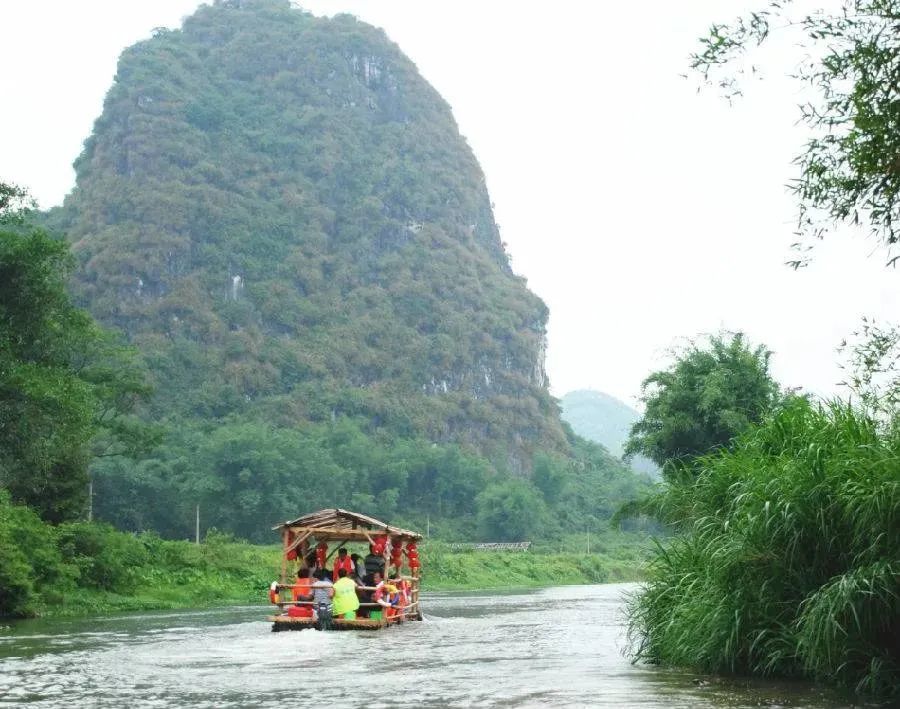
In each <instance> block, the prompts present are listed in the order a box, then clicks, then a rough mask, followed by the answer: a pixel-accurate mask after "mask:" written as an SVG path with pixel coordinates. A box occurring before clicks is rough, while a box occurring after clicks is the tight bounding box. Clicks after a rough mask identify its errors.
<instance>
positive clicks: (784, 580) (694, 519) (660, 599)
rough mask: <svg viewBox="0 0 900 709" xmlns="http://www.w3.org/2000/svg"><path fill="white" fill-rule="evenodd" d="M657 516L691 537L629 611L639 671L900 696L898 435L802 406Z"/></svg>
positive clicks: (866, 421)
mask: <svg viewBox="0 0 900 709" xmlns="http://www.w3.org/2000/svg"><path fill="white" fill-rule="evenodd" d="M694 474H697V477H696V479H695V478H694ZM658 503H659V507H660V509H661V511H662V514H663V515H665V516H666V518H667V519H668V520H669V521H670V522H672V523H673V524H675V525H676V527H678V528H679V529H681V531H682V532H683V534H682V535H681V536H679V537H676V538H674V539H672V540H670V541H667V542H665V543H664V544H662V545H660V546H659V548H658V549H657V551H656V553H655V555H654V558H653V560H652V562H651V565H650V567H651V568H650V580H649V583H648V584H647V585H646V587H645V589H644V590H643V591H642V592H641V593H640V594H639V595H637V596H636V597H635V598H633V599H632V601H631V604H630V616H631V637H632V641H633V642H634V645H633V652H634V654H635V655H636V656H637V657H638V658H643V659H646V660H649V661H653V662H664V663H667V664H675V665H687V666H693V667H697V668H700V669H702V670H706V671H728V672H742V673H753V674H763V675H784V676H805V677H812V678H816V679H825V680H829V681H834V682H836V683H839V684H842V685H845V686H849V687H853V688H854V689H856V690H857V691H860V692H869V693H873V694H878V695H887V696H891V697H897V696H900V643H898V638H900V435H898V431H897V430H896V428H887V427H880V426H879V425H878V423H877V422H876V421H874V420H873V419H872V418H870V417H868V416H867V415H865V414H863V413H860V412H858V411H855V410H853V409H852V408H850V407H849V406H846V405H842V404H835V405H832V406H830V407H816V406H813V405H811V404H809V403H808V402H807V401H805V400H794V401H792V402H788V403H787V404H786V405H785V407H784V408H783V409H782V410H781V411H780V412H778V413H777V414H775V415H773V416H772V417H771V418H770V419H769V420H767V421H766V422H765V423H764V424H762V425H760V426H759V427H757V428H755V429H753V430H751V431H749V432H748V433H747V434H745V435H744V436H742V437H741V438H740V439H739V440H738V442H737V443H736V444H735V447H734V448H733V449H732V450H731V451H726V452H720V453H717V454H712V455H709V456H705V457H703V458H700V459H698V460H697V461H696V462H695V464H694V467H693V468H692V470H691V471H685V472H684V474H683V475H681V476H678V475H675V476H673V477H672V480H671V482H670V484H669V486H668V488H666V490H665V491H664V492H663V493H662V494H661V498H660V499H659V500H658Z"/></svg>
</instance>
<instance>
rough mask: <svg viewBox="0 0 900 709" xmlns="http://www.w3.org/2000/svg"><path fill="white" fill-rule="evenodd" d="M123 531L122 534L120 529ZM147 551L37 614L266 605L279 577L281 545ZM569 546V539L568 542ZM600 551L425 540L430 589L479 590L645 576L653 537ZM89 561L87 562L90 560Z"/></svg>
mask: <svg viewBox="0 0 900 709" xmlns="http://www.w3.org/2000/svg"><path fill="white" fill-rule="evenodd" d="M115 534H119V533H115ZM130 539H131V540H133V541H134V543H135V544H140V545H141V546H143V547H144V548H145V549H146V552H147V553H146V554H143V555H142V554H134V553H132V554H130V555H128V556H129V557H130V562H129V568H128V573H127V576H123V577H122V579H121V581H122V589H121V590H119V589H117V588H116V587H115V586H109V587H101V586H94V587H86V586H82V585H72V586H70V587H69V588H68V590H66V591H65V592H62V593H55V592H53V591H49V592H44V593H41V594H40V595H39V598H38V600H37V602H36V603H35V604H34V608H33V610H34V612H35V613H36V614H37V615H39V616H42V617H51V618H52V617H77V616H85V615H96V614H107V613H118V612H126V611H142V610H169V609H180V608H206V607H215V606H222V605H230V604H255V603H264V602H265V597H266V589H267V588H268V586H269V584H270V583H271V582H272V581H273V580H274V579H275V578H276V577H277V576H278V574H279V572H280V568H281V557H280V554H281V550H280V548H279V547H278V546H274V545H272V546H257V545H252V544H246V543H241V542H236V541H234V540H232V539H231V538H229V537H227V536H224V535H215V534H212V535H210V536H209V537H208V538H207V539H206V541H204V542H203V543H202V544H200V545H197V544H192V543H190V542H186V541H166V540H162V539H160V538H159V537H156V536H153V535H138V536H131V537H130ZM563 546H565V545H563ZM594 548H595V549H597V550H598V551H597V552H596V553H591V554H587V553H576V552H574V551H566V550H565V549H564V548H563V549H562V550H560V551H557V552H553V551H551V550H541V551H538V552H532V551H528V552H496V551H491V552H488V551H474V550H466V551H451V549H450V547H449V546H448V545H447V544H444V543H441V542H435V541H431V542H426V543H424V544H422V545H421V547H420V549H421V552H422V559H423V572H424V573H423V579H422V580H423V589H424V590H433V591H435V590H441V591H445V590H475V589H500V588H508V587H517V586H518V587H523V586H530V587H538V586H550V585H563V584H566V585H568V584H595V583H608V582H621V581H634V580H638V579H640V578H641V559H642V558H643V555H644V550H645V548H646V545H645V543H644V542H643V541H642V540H641V539H640V538H639V537H637V536H636V535H635V536H634V538H632V537H631V536H629V535H624V536H623V535H619V534H618V533H611V537H610V541H609V542H608V543H607V545H606V546H604V545H603V544H602V543H601V542H600V541H599V540H598V541H597V542H595V547H594ZM82 564H83V565H85V564H84V561H83V560H82Z"/></svg>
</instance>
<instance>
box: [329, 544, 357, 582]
mask: <svg viewBox="0 0 900 709" xmlns="http://www.w3.org/2000/svg"><path fill="white" fill-rule="evenodd" d="M341 569H343V570H344V571H346V572H347V575H348V576H349V575H350V574H352V573H353V570H354V569H353V561H352V559H351V558H350V557H349V556H347V547H341V548H340V549H338V555H337V559H335V560H334V568H333V569H332V572H331V580H332V581H334V582H335V583H337V580H338V578H339V575H338V572H339V571H341Z"/></svg>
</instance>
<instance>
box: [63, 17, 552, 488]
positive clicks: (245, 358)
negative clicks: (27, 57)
mask: <svg viewBox="0 0 900 709" xmlns="http://www.w3.org/2000/svg"><path fill="white" fill-rule="evenodd" d="M76 171H77V184H78V187H77V189H76V190H75V191H74V192H73V193H72V195H71V196H70V197H69V198H68V199H67V201H66V204H65V206H64V207H63V208H62V209H59V210H56V211H55V212H54V213H52V214H50V215H48V217H47V220H48V223H50V224H52V225H53V226H54V227H56V228H58V229H60V230H61V231H65V232H66V233H67V234H68V236H69V238H70V239H71V240H72V241H73V242H74V250H75V252H76V254H77V255H78V259H79V268H78V270H77V272H76V274H75V288H76V292H77V293H78V296H79V299H80V302H81V303H83V304H84V305H86V306H87V307H88V308H89V309H90V310H91V312H92V313H93V314H94V315H95V316H96V317H98V318H99V319H100V320H101V321H102V322H104V323H105V324H107V325H111V326H115V327H117V328H120V329H121V330H123V331H124V332H125V333H127V335H128V338H129V340H130V341H131V342H132V343H134V344H135V345H137V346H138V347H139V348H140V349H141V351H142V353H143V354H144V357H145V359H146V361H147V363H148V365H149V367H150V370H151V373H152V374H151V376H152V383H153V384H154V386H155V388H156V392H157V393H156V396H155V397H154V400H153V402H152V403H151V404H150V405H149V406H148V407H145V411H144V414H145V415H146V417H147V418H150V419H152V420H160V419H167V420H169V421H171V422H172V425H173V426H174V427H175V428H180V427H182V426H183V425H188V426H189V427H192V426H194V425H197V424H199V422H201V421H202V422H206V423H208V424H210V428H212V427H214V426H218V425H222V424H224V423H225V422H226V420H227V421H229V422H230V421H231V419H230V418H229V417H237V418H240V419H241V420H243V421H262V422H265V423H267V424H274V425H275V426H276V427H278V428H290V427H294V426H296V425H297V424H298V423H312V424H326V423H328V422H330V421H331V420H332V419H334V418H341V417H348V418H352V419H355V418H358V417H363V418H365V419H367V420H368V421H369V422H370V428H371V429H372V430H369V431H367V432H366V433H367V435H377V436H380V435H393V436H396V435H399V436H402V437H405V438H412V439H419V438H422V439H428V440H431V441H434V442H438V443H439V444H443V443H447V442H452V443H455V444H459V445H461V446H464V447H467V448H471V449H475V450H478V451H479V452H480V453H481V454H482V455H484V456H485V457H487V458H489V459H490V460H491V461H492V462H494V464H497V465H506V464H507V462H508V461H509V460H510V459H511V458H512V459H513V460H514V461H515V462H516V464H517V465H518V467H519V468H522V469H524V468H527V466H528V464H529V462H530V459H531V456H532V455H533V454H534V452H535V451H537V450H539V449H540V448H542V447H547V448H549V449H551V450H557V451H562V450H564V448H565V437H564V434H563V432H562V430H561V427H560V423H559V419H558V415H557V414H556V412H555V409H554V406H553V403H552V400H551V399H550V396H549V394H548V392H547V391H546V387H545V381H544V376H543V372H542V371H541V369H542V362H541V361H540V359H539V358H540V351H541V341H542V338H543V336H544V331H545V325H546V319H547V310H546V307H545V306H544V304H543V303H541V301H540V300H539V299H538V298H537V297H536V296H534V295H533V294H532V293H531V292H529V291H528V289H527V288H526V287H525V284H524V282H523V280H522V279H520V278H518V277H516V276H515V275H514V274H513V273H512V271H511V269H510V267H509V263H508V259H507V256H506V254H505V253H504V251H503V247H502V245H501V241H500V237H499V231H498V229H497V226H496V224H495V222H494V218H493V214H492V211H491V205H490V199H489V196H488V194H487V191H486V189H485V186H484V176H483V174H482V172H481V169H480V167H479V166H478V164H477V162H476V160H475V158H474V156H473V155H472V152H471V150H470V149H469V148H468V146H467V145H466V143H465V141H464V140H463V138H462V137H461V136H460V135H459V133H458V130H457V127H456V124H455V122H454V120H453V116H452V113H451V111H450V109H449V107H448V106H447V105H446V103H445V102H444V101H443V100H442V99H441V98H440V96H438V95H437V93H436V92H435V91H434V89H433V88H431V87H430V86H429V85H428V84H427V82H425V81H424V79H422V77H421V76H420V75H419V73H418V71H417V69H416V67H415V66H414V65H413V64H412V63H411V62H410V61H409V59H407V58H406V57H405V56H404V55H403V54H402V53H401V52H400V51H399V49H398V48H397V47H396V46H395V45H394V44H392V43H391V42H389V41H388V40H387V38H386V37H385V36H384V33H383V32H381V31H379V30H376V29H375V28H372V27H369V26H367V25H364V24H362V23H359V22H357V21H356V20H355V19H353V18H352V17H349V16H339V17H336V18H334V19H325V18H315V17H312V16H311V15H309V14H307V13H304V12H302V11H300V10H295V9H292V8H291V7H290V6H289V5H288V4H287V3H281V2H254V3H232V2H223V1H219V2H215V3H213V4H212V5H211V6H202V7H200V8H199V9H198V10H197V12H196V13H195V14H194V15H192V16H191V17H189V18H187V19H186V20H185V22H184V26H183V28H182V29H180V30H176V31H171V32H164V33H158V34H157V35H156V36H155V37H153V38H152V39H149V40H146V41H144V42H140V43H138V44H137V45H135V46H133V47H131V48H129V49H127V50H126V51H125V52H124V53H123V55H122V58H121V60H120V62H119V68H118V73H117V76H116V81H115V83H114V85H113V86H112V88H111V89H110V91H109V94H108V96H107V99H106V103H105V106H104V112H103V115H102V116H101V117H100V118H99V119H98V121H97V123H96V126H95V131H94V134H93V135H92V136H91V137H90V139H89V140H88V141H87V142H86V144H85V151H84V153H83V154H82V156H81V157H80V158H79V159H78V161H77V163H76ZM397 489H399V488H397ZM360 492H361V494H370V493H369V491H367V490H362V491H360Z"/></svg>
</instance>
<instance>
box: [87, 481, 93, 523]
mask: <svg viewBox="0 0 900 709" xmlns="http://www.w3.org/2000/svg"><path fill="white" fill-rule="evenodd" d="M93 521H94V478H89V479H88V522H93Z"/></svg>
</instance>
